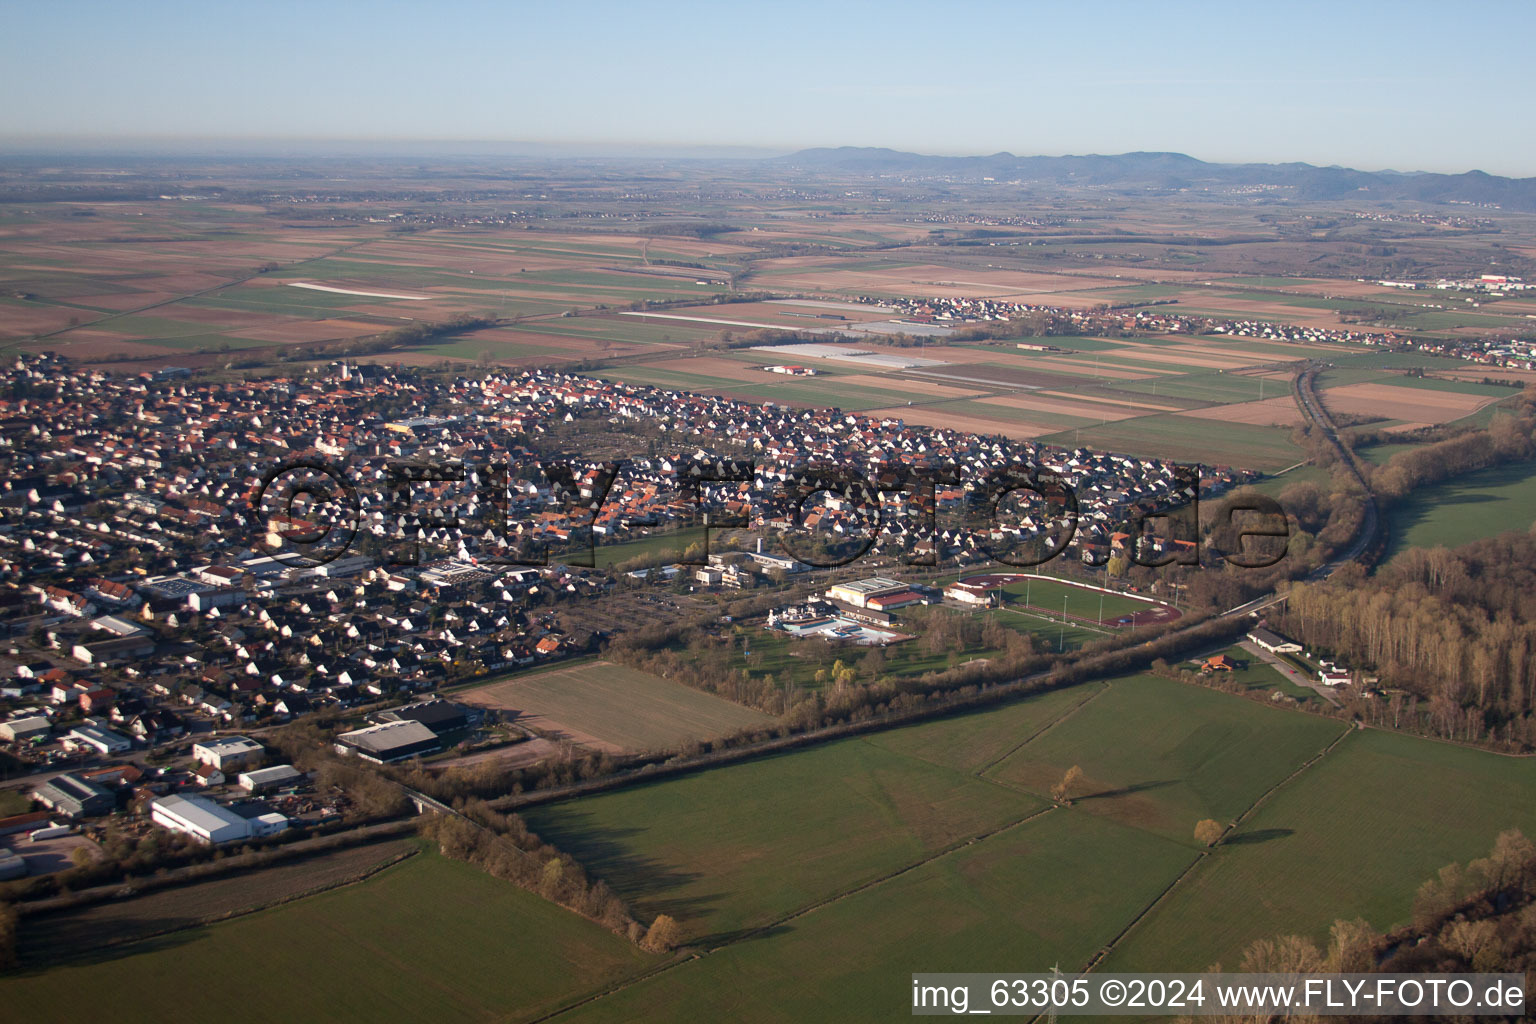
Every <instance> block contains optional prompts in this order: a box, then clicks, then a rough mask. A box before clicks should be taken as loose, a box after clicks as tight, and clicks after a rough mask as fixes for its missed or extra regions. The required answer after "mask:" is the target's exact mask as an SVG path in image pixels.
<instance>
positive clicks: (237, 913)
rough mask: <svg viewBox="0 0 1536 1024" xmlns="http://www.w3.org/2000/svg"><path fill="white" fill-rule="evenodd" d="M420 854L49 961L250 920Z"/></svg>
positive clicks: (399, 855)
mask: <svg viewBox="0 0 1536 1024" xmlns="http://www.w3.org/2000/svg"><path fill="white" fill-rule="evenodd" d="M420 852H421V850H420V848H418V847H413V848H412V849H409V850H401V851H400V852H399V853H397V854H395V855H394V856H392V857H390V858H389V859H387V860H384V861H381V862H379V863H377V864H374V865H372V866H370V867H367V868H364V869H363V870H362V871H360V872H358V873H356V874H353V875H351V876H349V877H347V878H342V879H338V880H337V881H334V882H327V883H323V884H321V885H315V886H311V887H309V888H308V889H304V890H301V891H299V892H292V893H288V894H287V895H286V896H279V897H277V898H276V899H272V900H267V901H265V902H262V903H259V904H256V905H254V906H250V907H240V908H238V909H235V910H230V911H226V912H224V913H222V914H205V915H203V916H201V917H194V918H191V919H189V920H187V921H185V922H184V923H181V924H178V925H176V926H174V927H171V928H159V929H156V930H155V931H152V932H142V933H139V934H136V935H132V936H129V937H126V938H108V939H107V940H105V941H104V942H100V943H98V944H96V945H93V946H85V947H81V948H80V949H79V952H78V953H77V954H74V955H68V956H65V957H62V958H60V959H57V960H52V961H50V962H49V965H50V966H53V965H55V964H65V963H77V962H79V961H81V960H89V959H91V957H90V956H89V954H91V953H97V952H100V951H102V950H108V949H117V948H120V947H122V946H131V945H133V944H134V943H136V942H144V941H146V940H148V939H158V938H161V937H162V936H166V935H175V934H176V933H177V932H184V931H186V930H188V929H189V928H205V927H207V926H208V925H211V924H220V923H222V922H224V921H233V920H236V919H238V918H242V917H248V916H250V915H251V914H259V913H261V912H262V911H263V910H271V909H272V908H274V907H281V906H283V905H284V904H288V903H296V902H298V901H299V900H305V899H309V898H310V897H311V896H319V895H321V894H322V893H327V892H331V891H333V890H335V889H343V888H345V887H347V886H349V885H357V884H358V883H359V882H366V881H367V880H368V879H370V878H372V877H373V876H374V875H377V874H378V873H379V872H381V871H387V870H388V869H390V868H392V867H394V866H395V865H397V864H401V863H404V862H405V861H408V860H410V859H411V858H412V857H414V856H416V855H417V854H419V853H420ZM274 866H276V865H274ZM258 874H259V873H258ZM228 877H229V876H225V878H228ZM223 880H224V879H223V878H211V879H208V881H209V882H214V881H223ZM176 888H177V889H187V888H195V885H194V886H177V887H176ZM144 895H145V896H149V895H153V894H152V893H145V894H144ZM81 909H84V908H81ZM63 912H65V911H61V913H63Z"/></svg>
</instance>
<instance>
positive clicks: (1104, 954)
mask: <svg viewBox="0 0 1536 1024" xmlns="http://www.w3.org/2000/svg"><path fill="white" fill-rule="evenodd" d="M1355 731H1356V730H1355V728H1354V726H1350V727H1349V728H1347V729H1345V730H1344V731H1343V732H1341V733H1340V734H1339V735H1338V736H1336V737H1334V739H1333V741H1332V742H1330V743H1329V744H1328V745H1327V746H1326V747H1324V748H1323V749H1322V750H1319V751H1318V752H1317V753H1316V754H1313V755H1312V756H1311V757H1310V758H1308V759H1307V760H1306V761H1304V762H1303V763H1302V764H1301V765H1300V766H1298V767H1297V768H1296V770H1295V771H1293V772H1291V774H1289V775H1287V776H1286V777H1285V778H1283V779H1281V780H1280V781H1279V782H1277V783H1275V784H1274V785H1273V786H1270V787H1269V788H1268V789H1266V790H1265V791H1264V792H1263V793H1260V794H1259V795H1258V796H1257V797H1256V798H1255V799H1254V801H1253V803H1251V804H1249V805H1248V807H1247V809H1245V810H1244V811H1243V813H1241V814H1239V815H1238V816H1237V817H1236V818H1234V819H1232V822H1231V824H1229V825H1228V826H1227V827H1226V830H1225V831H1223V832H1222V834H1221V838H1220V839H1218V840H1217V841H1216V842H1215V843H1213V844H1212V845H1211V846H1210V848H1208V849H1204V850H1201V851H1199V853H1198V855H1197V856H1196V857H1195V859H1194V860H1193V861H1191V862H1190V863H1189V866H1188V867H1186V868H1185V869H1184V870H1183V871H1181V872H1179V874H1178V876H1177V877H1175V878H1174V880H1173V881H1171V882H1169V883H1168V886H1167V888H1165V889H1164V890H1163V891H1162V892H1160V893H1158V894H1157V896H1155V897H1154V898H1153V899H1152V901H1151V902H1150V903H1148V904H1147V905H1146V906H1145V907H1143V908H1142V909H1141V911H1140V912H1139V913H1138V914H1137V915H1136V916H1135V917H1133V918H1131V920H1130V921H1129V922H1127V924H1126V926H1125V927H1124V928H1122V929H1121V930H1120V932H1119V934H1117V935H1116V936H1114V938H1112V939H1110V940H1109V941H1108V942H1107V943H1105V944H1104V946H1103V947H1101V948H1100V949H1099V951H1098V952H1097V953H1095V954H1094V955H1093V956H1092V957H1091V958H1090V959H1089V961H1088V963H1087V964H1086V965H1084V967H1083V971H1084V972H1087V971H1091V970H1093V968H1094V967H1096V966H1098V965H1099V964H1100V963H1103V962H1104V960H1105V959H1107V958H1108V957H1109V955H1110V954H1111V953H1113V952H1114V951H1115V948H1116V947H1117V946H1119V945H1120V943H1121V942H1123V941H1124V940H1125V937H1126V936H1127V935H1129V934H1130V933H1131V932H1132V931H1133V930H1134V929H1135V928H1136V926H1137V925H1139V924H1140V923H1141V922H1142V921H1144V920H1145V919H1146V917H1147V915H1148V914H1150V913H1152V911H1154V910H1156V909H1157V908H1158V906H1159V905H1161V904H1162V902H1163V901H1164V900H1166V899H1167V898H1168V897H1169V896H1170V895H1172V893H1173V891H1174V889H1176V888H1177V887H1178V886H1179V885H1180V884H1181V883H1182V882H1183V881H1184V880H1185V879H1186V878H1188V877H1189V876H1190V875H1191V874H1192V873H1193V872H1194V870H1195V868H1197V867H1199V866H1200V865H1201V864H1203V863H1205V862H1206V861H1207V860H1209V859H1210V857H1211V854H1212V852H1213V851H1214V850H1215V849H1216V848H1217V847H1219V846H1220V845H1221V844H1222V843H1223V842H1225V841H1226V838H1227V836H1229V835H1231V834H1232V831H1233V830H1234V829H1236V828H1237V827H1238V826H1239V825H1241V824H1242V823H1243V822H1244V821H1246V820H1247V819H1248V818H1249V816H1251V815H1252V814H1253V812H1254V811H1256V810H1258V809H1259V807H1260V806H1262V805H1263V804H1264V803H1266V802H1267V801H1268V800H1269V798H1270V797H1271V796H1273V795H1274V794H1275V793H1276V792H1277V791H1278V790H1280V789H1281V788H1282V787H1283V786H1286V785H1288V784H1289V783H1290V782H1291V781H1292V780H1293V779H1295V778H1297V777H1298V776H1300V775H1301V774H1302V773H1303V772H1305V771H1306V770H1307V769H1309V768H1311V767H1312V766H1313V765H1315V764H1317V763H1318V762H1319V761H1321V760H1322V759H1323V758H1324V757H1327V756H1328V754H1330V753H1331V752H1332V751H1333V749H1334V748H1335V747H1337V746H1338V745H1339V744H1340V743H1343V742H1344V741H1345V740H1346V739H1348V738H1349V737H1350V736H1351V735H1352V734H1354V732H1355Z"/></svg>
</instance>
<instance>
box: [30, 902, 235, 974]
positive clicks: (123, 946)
mask: <svg viewBox="0 0 1536 1024" xmlns="http://www.w3.org/2000/svg"><path fill="white" fill-rule="evenodd" d="M195 922H196V918H195V917H192V916H191V915H172V916H169V917H144V918H136V919H134V920H133V921H132V922H130V923H128V925H127V926H126V927H121V926H120V927H118V928H114V929H113V930H112V932H111V933H110V935H106V934H101V930H100V929H96V935H97V938H96V941H97V942H98V943H111V944H106V945H91V944H90V941H89V940H86V941H81V940H80V937H79V935H78V933H77V929H75V928H65V929H58V930H55V929H53V928H50V927H49V926H48V924H47V919H46V917H38V918H35V919H32V920H30V921H24V922H23V926H22V928H21V929H20V931H19V934H18V939H19V941H18V942H17V949H16V953H17V959H18V960H19V961H20V966H19V967H17V968H16V969H15V970H13V971H10V972H6V973H5V974H4V975H0V977H23V976H33V975H40V974H42V973H44V972H45V971H48V970H50V969H52V968H54V967H57V966H59V965H61V964H78V965H84V964H97V963H106V962H108V961H111V960H120V959H122V958H123V957H129V956H139V955H140V954H144V953H158V952H161V951H164V950H169V949H176V948H177V947H179V946H185V945H188V944H190V943H193V942H196V941H197V940H198V939H200V938H202V937H203V936H204V935H206V934H207V931H208V928H207V926H206V925H198V924H195ZM28 925H33V927H31V928H29V927H27V926H28ZM161 932H163V933H165V934H158V933H161ZM134 935H143V936H146V937H145V938H142V939H135V938H133V937H132V936H134Z"/></svg>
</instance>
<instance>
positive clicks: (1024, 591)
mask: <svg viewBox="0 0 1536 1024" xmlns="http://www.w3.org/2000/svg"><path fill="white" fill-rule="evenodd" d="M1003 594H1004V596H1005V598H1006V600H1007V602H1008V603H1009V604H1017V605H1019V606H1021V607H1025V608H1032V609H1034V610H1036V611H1040V612H1044V613H1046V614H1048V615H1056V616H1060V615H1061V613H1062V610H1063V608H1065V610H1066V613H1067V615H1068V617H1069V618H1071V617H1076V618H1080V619H1090V620H1092V621H1095V622H1097V621H1100V620H1101V618H1102V619H1115V618H1119V617H1120V616H1123V615H1134V614H1135V613H1136V612H1144V611H1146V610H1147V609H1149V608H1151V607H1152V605H1150V604H1148V603H1147V602H1146V601H1138V600H1136V599H1135V598H1133V597H1122V596H1120V595H1119V594H1106V593H1104V592H1102V591H1098V590H1089V589H1087V588H1086V587H1074V586H1071V585H1069V584H1066V583H1057V582H1056V581H1055V580H1050V579H1027V580H1018V581H1016V582H1013V583H1010V584H1008V585H1007V586H1006V587H1004V588H1003ZM1101 613H1102V615H1101Z"/></svg>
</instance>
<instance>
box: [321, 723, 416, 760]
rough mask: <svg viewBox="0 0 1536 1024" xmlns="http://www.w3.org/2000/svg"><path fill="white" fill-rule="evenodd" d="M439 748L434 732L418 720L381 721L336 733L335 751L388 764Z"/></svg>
mask: <svg viewBox="0 0 1536 1024" xmlns="http://www.w3.org/2000/svg"><path fill="white" fill-rule="evenodd" d="M442 748H443V743H442V740H440V739H438V738H437V733H435V732H433V731H432V730H431V729H429V728H427V727H426V726H425V725H422V724H421V723H420V722H411V721H405V722H385V723H384V724H383V725H370V726H368V727H367V728H366V729H354V730H352V731H351V732H344V733H340V734H338V735H337V737H336V752H337V753H338V754H356V755H357V756H358V757H361V758H363V759H365V760H368V761H374V762H377V763H379V764H388V763H389V762H391V761H403V760H405V759H406V758H408V757H416V756H418V755H420V754H430V753H432V752H434V751H437V750H441V749H442Z"/></svg>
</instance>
